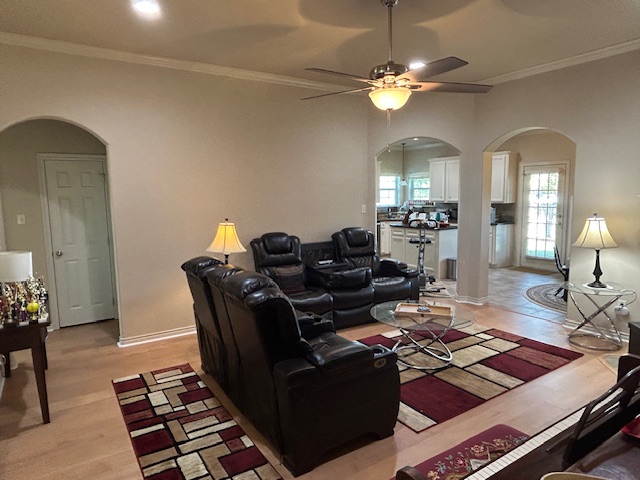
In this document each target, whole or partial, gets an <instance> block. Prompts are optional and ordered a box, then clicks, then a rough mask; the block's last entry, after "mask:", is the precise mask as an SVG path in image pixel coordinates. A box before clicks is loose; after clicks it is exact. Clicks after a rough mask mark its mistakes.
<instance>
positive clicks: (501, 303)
mask: <svg viewBox="0 0 640 480" xmlns="http://www.w3.org/2000/svg"><path fill="white" fill-rule="evenodd" d="M561 281H562V275H560V273H554V272H541V271H534V270H526V269H522V268H490V269H489V304H490V305H491V306H493V307H496V308H500V309H503V310H509V311H511V312H517V313H522V314H525V315H530V316H532V317H537V318H541V319H543V320H549V321H552V322H556V323H563V322H564V319H565V314H564V313H559V312H556V311H555V310H551V309H548V308H543V307H540V306H539V305H536V304H535V303H533V302H530V301H529V300H527V298H526V297H525V295H524V292H525V291H526V290H527V289H528V288H530V287H534V286H536V285H543V284H547V283H560V282H561ZM442 283H443V284H444V285H445V286H446V287H447V290H448V291H449V293H450V294H452V295H455V281H453V280H442Z"/></svg>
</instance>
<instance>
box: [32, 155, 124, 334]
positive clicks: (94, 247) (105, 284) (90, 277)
mask: <svg viewBox="0 0 640 480" xmlns="http://www.w3.org/2000/svg"><path fill="white" fill-rule="evenodd" d="M44 169H45V182H46V189H47V201H48V207H49V223H50V229H51V246H52V249H53V265H54V274H55V285H56V294H57V295H56V299H57V304H58V313H59V319H60V326H61V327H68V326H71V325H79V324H83V323H90V322H96V321H98V320H105V319H109V318H114V317H115V305H114V303H115V300H114V289H113V280H112V279H113V276H112V268H111V247H110V239H109V222H108V214H107V198H106V188H105V173H104V162H103V161H101V160H50V159H49V160H45V162H44Z"/></svg>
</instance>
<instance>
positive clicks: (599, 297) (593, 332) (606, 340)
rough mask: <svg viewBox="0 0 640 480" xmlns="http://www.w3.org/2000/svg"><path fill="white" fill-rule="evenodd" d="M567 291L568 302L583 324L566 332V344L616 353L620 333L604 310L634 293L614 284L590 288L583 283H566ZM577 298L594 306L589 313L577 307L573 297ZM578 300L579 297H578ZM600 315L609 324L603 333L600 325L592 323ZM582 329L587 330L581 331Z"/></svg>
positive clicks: (583, 308) (620, 343)
mask: <svg viewBox="0 0 640 480" xmlns="http://www.w3.org/2000/svg"><path fill="white" fill-rule="evenodd" d="M567 290H568V291H569V296H570V297H571V301H572V302H573V304H574V305H575V307H576V309H577V310H578V312H579V313H580V315H581V316H582V318H583V321H582V322H581V323H580V324H579V325H578V326H577V327H576V328H574V329H573V330H572V331H571V333H569V342H570V343H572V344H573V345H576V346H578V347H582V348H588V349H590V350H608V351H613V350H618V349H619V348H620V346H621V345H622V338H621V336H620V332H619V331H618V328H617V327H616V325H615V323H614V322H613V320H611V317H609V315H608V314H607V308H609V307H611V306H613V305H614V304H615V303H616V302H617V301H618V300H619V299H621V298H622V297H626V296H628V295H633V296H634V297H635V296H636V292H635V291H634V290H632V289H630V288H627V287H623V286H622V285H618V284H617V283H608V284H607V287H606V288H594V287H590V286H589V285H587V284H586V283H581V284H577V283H567ZM578 295H579V296H581V297H584V298H586V299H587V300H589V302H590V303H591V304H592V305H593V306H594V307H595V309H594V310H593V311H591V313H589V311H587V310H586V309H585V307H584V306H583V307H582V308H581V307H580V305H578V301H577V299H576V296H578ZM578 298H580V297H578ZM600 314H602V315H603V316H604V317H605V318H606V319H607V320H608V321H609V324H610V325H611V328H608V327H607V328H606V329H605V330H606V331H605V330H603V327H602V326H598V325H596V324H595V323H594V322H593V320H594V319H595V318H596V317H597V316H598V315H600ZM585 327H587V328H588V330H586V331H585V330H583V329H584V328H585Z"/></svg>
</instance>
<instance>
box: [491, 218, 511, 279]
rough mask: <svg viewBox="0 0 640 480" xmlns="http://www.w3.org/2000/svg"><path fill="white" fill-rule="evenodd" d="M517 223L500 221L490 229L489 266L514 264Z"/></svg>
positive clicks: (498, 266) (499, 266)
mask: <svg viewBox="0 0 640 480" xmlns="http://www.w3.org/2000/svg"><path fill="white" fill-rule="evenodd" d="M514 233H515V225H513V224H511V223H498V224H496V225H491V228H490V229H489V236H490V237H489V245H490V250H489V266H490V267H493V268H502V267H510V266H512V265H513V239H514Z"/></svg>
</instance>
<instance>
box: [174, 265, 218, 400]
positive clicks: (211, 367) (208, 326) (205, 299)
mask: <svg viewBox="0 0 640 480" xmlns="http://www.w3.org/2000/svg"><path fill="white" fill-rule="evenodd" d="M220 264H222V262H221V261H219V260H216V259H214V258H211V257H196V258H192V259H191V260H188V261H186V262H185V263H183V264H182V266H181V268H182V270H184V272H185V273H186V275H187V282H188V284H189V289H190V290H191V296H192V297H193V313H194V315H195V318H196V332H197V334H198V347H199V349H200V360H201V362H202V370H204V371H205V372H206V373H208V374H210V375H211V376H212V377H213V378H215V380H216V382H218V384H219V385H220V386H221V387H222V388H225V387H226V385H227V361H226V351H225V348H224V342H223V340H222V333H221V332H220V324H219V322H218V317H217V315H216V312H215V310H214V307H213V299H212V298H211V289H210V288H209V283H208V282H207V272H209V271H210V270H211V269H212V268H213V267H215V266H216V265H220Z"/></svg>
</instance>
